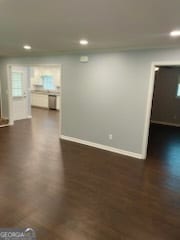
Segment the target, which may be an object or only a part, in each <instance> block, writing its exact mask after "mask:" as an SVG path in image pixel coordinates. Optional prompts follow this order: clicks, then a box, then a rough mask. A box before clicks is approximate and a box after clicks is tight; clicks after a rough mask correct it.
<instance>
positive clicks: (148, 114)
mask: <svg viewBox="0 0 180 240" xmlns="http://www.w3.org/2000/svg"><path fill="white" fill-rule="evenodd" d="M156 66H180V62H177V61H175V62H166V61H165V62H152V64H151V74H150V80H149V87H148V89H149V90H148V98H147V104H146V116H145V125H144V134H143V143H142V156H143V159H146V156H147V148H148V138H149V127H150V118H151V109H152V100H153V93H154V82H155V67H156Z"/></svg>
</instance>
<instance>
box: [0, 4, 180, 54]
mask: <svg viewBox="0 0 180 240" xmlns="http://www.w3.org/2000/svg"><path fill="white" fill-rule="evenodd" d="M173 29H180V0H171V1H167V0H0V55H1V56H16V55H24V54H26V55H27V54H28V55H29V54H30V55H32V54H34V55H35V54H36V55H37V54H38V55H41V54H52V53H53V54H55V53H59V52H65V51H74V50H80V49H81V50H82V49H104V48H118V49H130V48H152V47H169V46H178V45H179V46H180V38H176V39H172V38H170V37H169V32H170V31H171V30H173ZM81 38H87V39H88V40H89V45H88V46H86V47H82V46H80V45H79V40H80V39H81ZM27 43H28V44H30V45H32V47H33V50H32V52H31V53H27V52H25V51H24V50H23V49H22V46H23V44H27Z"/></svg>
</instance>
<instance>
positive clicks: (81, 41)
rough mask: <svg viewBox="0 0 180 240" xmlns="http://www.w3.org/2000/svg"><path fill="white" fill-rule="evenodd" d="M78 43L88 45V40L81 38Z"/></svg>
mask: <svg viewBox="0 0 180 240" xmlns="http://www.w3.org/2000/svg"><path fill="white" fill-rule="evenodd" d="M80 44H81V45H88V40H86V39H81V40H80Z"/></svg>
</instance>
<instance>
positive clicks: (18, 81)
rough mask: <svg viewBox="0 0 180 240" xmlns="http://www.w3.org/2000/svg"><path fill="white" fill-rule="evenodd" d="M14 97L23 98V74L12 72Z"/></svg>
mask: <svg viewBox="0 0 180 240" xmlns="http://www.w3.org/2000/svg"><path fill="white" fill-rule="evenodd" d="M12 96H13V97H22V96H23V73H22V72H12Z"/></svg>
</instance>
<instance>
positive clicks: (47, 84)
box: [42, 76, 55, 90]
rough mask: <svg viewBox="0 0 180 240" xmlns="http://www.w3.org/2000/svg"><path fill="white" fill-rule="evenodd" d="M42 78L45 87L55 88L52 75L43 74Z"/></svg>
mask: <svg viewBox="0 0 180 240" xmlns="http://www.w3.org/2000/svg"><path fill="white" fill-rule="evenodd" d="M42 80H43V87H44V89H46V90H54V89H55V86H54V81H53V77H52V76H42Z"/></svg>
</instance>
